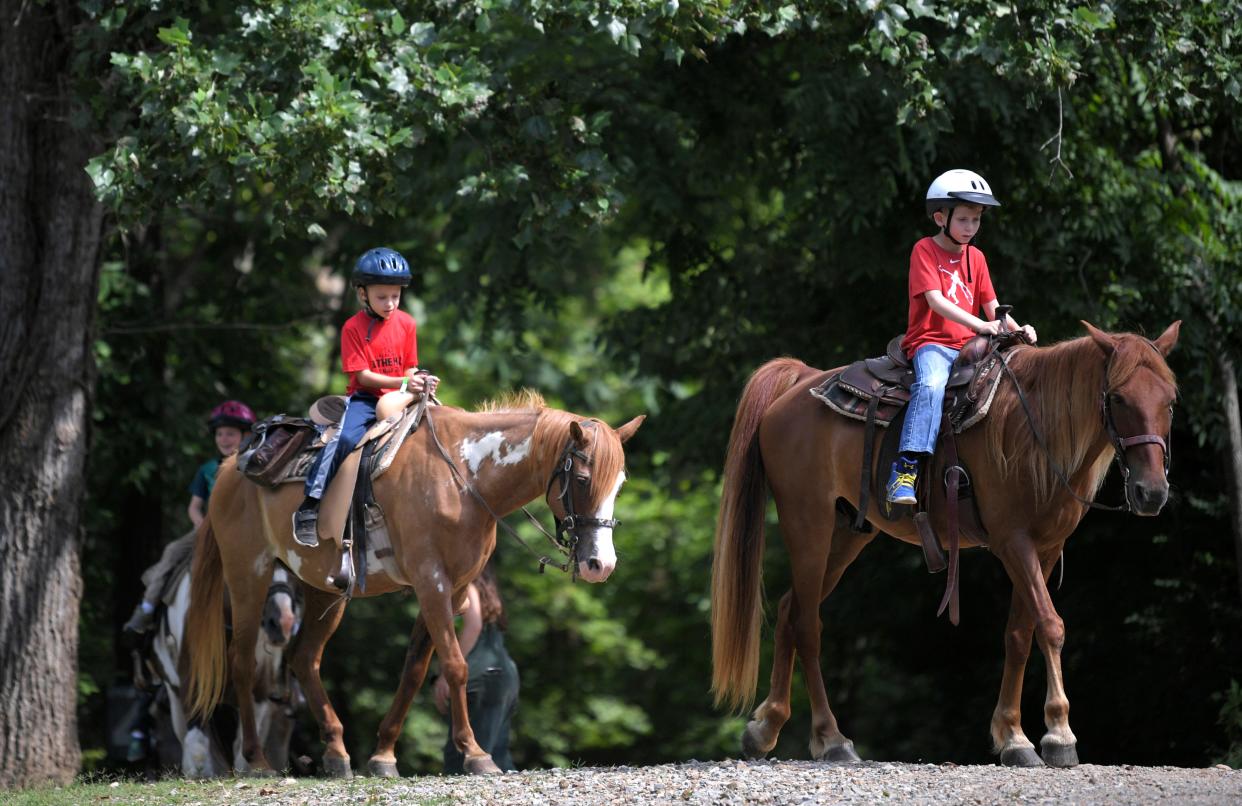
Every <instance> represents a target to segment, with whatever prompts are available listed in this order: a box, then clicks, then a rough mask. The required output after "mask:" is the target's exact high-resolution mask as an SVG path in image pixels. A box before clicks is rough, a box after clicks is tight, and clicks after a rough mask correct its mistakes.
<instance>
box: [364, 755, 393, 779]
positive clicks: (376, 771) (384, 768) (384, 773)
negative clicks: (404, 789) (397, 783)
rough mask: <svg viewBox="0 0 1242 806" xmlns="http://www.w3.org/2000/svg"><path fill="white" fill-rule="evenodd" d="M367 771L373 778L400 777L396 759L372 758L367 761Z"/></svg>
mask: <svg viewBox="0 0 1242 806" xmlns="http://www.w3.org/2000/svg"><path fill="white" fill-rule="evenodd" d="M367 773H368V774H369V775H370V776H371V777H372V778H400V777H401V775H400V774H399V773H398V772H397V762H395V761H379V760H377V759H374V758H373V759H371V760H370V761H368V762H367Z"/></svg>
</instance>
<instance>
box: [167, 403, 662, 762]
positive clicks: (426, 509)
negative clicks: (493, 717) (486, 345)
mask: <svg viewBox="0 0 1242 806" xmlns="http://www.w3.org/2000/svg"><path fill="white" fill-rule="evenodd" d="M642 420H643V417H641V416H640V417H636V418H634V419H633V420H631V421H630V422H628V423H626V424H625V425H623V426H621V427H620V428H618V429H616V430H613V429H612V428H610V427H609V426H608V425H607V424H605V423H603V422H600V421H599V420H589V419H584V418H582V417H579V416H577V415H574V414H571V413H568V412H564V411H558V410H556V409H551V408H547V407H546V406H544V405H543V401H542V399H541V398H539V397H538V395H535V394H533V393H528V394H526V395H522V396H519V397H518V398H517V399H514V400H512V401H510V402H509V403H508V404H506V405H499V406H496V407H493V408H491V409H490V410H486V411H480V412H469V411H461V410H459V409H454V408H449V407H446V406H437V407H430V408H428V410H427V413H426V419H425V420H424V422H423V424H422V426H421V427H420V428H419V429H418V430H417V431H416V432H414V433H413V434H411V435H410V436H409V437H408V438H407V439H406V440H405V443H404V444H403V445H402V446H401V449H400V451H399V452H398V455H397V456H396V458H395V459H394V460H393V464H392V466H391V467H390V468H389V469H388V471H387V472H386V473H385V474H384V475H383V476H381V477H380V478H379V479H378V480H376V482H375V485H374V490H375V497H376V500H377V501H378V502H379V504H380V506H381V507H382V508H383V510H384V513H385V515H386V519H387V524H388V530H389V535H390V537H391V542H392V557H391V560H390V561H387V562H382V561H381V560H380V558H379V557H369V566H368V575H367V577H366V586H365V594H364V595H366V596H376V595H379V594H383V593H388V592H391V591H397V590H402V589H406V590H408V589H413V591H414V593H415V595H416V596H417V597H418V601H419V606H420V616H419V618H418V620H417V621H416V622H415V625H414V630H413V634H412V635H411V638H410V645H409V650H408V652H407V655H406V663H405V669H404V671H403V673H402V677H401V682H400V686H399V687H398V690H397V693H396V695H395V696H394V699H393V703H392V706H391V707H390V708H389V711H388V713H387V715H386V716H385V717H384V719H383V721H382V722H381V723H380V728H379V736H378V741H377V745H376V749H375V752H374V754H373V755H372V756H371V758H370V761H369V763H368V768H369V771H370V773H371V774H373V775H385V776H392V775H396V774H397V767H396V754H395V747H396V742H397V737H398V735H399V734H400V732H401V726H402V723H403V722H404V720H405V716H406V713H407V712H408V710H409V707H410V703H411V701H412V700H413V698H414V695H415V694H416V693H417V691H418V688H419V686H421V685H422V682H423V677H424V676H425V674H426V671H427V665H428V663H429V662H430V659H431V652H432V649H433V648H434V649H435V652H436V654H437V655H438V656H439V658H440V665H441V668H442V670H443V674H444V676H445V678H446V679H447V680H448V682H449V687H450V692H451V707H452V715H453V725H454V735H453V741H454V743H455V744H456V745H457V748H458V749H459V750H460V751H461V752H462V754H463V755H464V756H465V759H466V761H465V767H466V770H467V771H468V772H472V773H489V772H498V771H499V770H498V768H497V767H496V765H495V764H494V763H493V762H492V759H491V757H490V756H488V755H487V753H485V752H484V751H483V750H482V749H481V748H480V747H479V745H478V743H477V742H476V741H475V738H474V732H473V731H472V730H471V728H470V722H469V719H468V718H467V709H466V677H467V667H466V661H465V658H464V657H463V656H462V653H461V649H460V647H459V646H458V643H457V635H456V633H455V632H454V629H453V614H454V613H455V612H456V611H457V609H458V608H457V607H456V605H457V604H458V603H459V602H460V601H461V598H462V596H463V595H464V593H465V589H466V585H467V584H468V583H469V582H471V581H472V580H473V579H474V578H475V577H476V576H477V575H478V573H479V572H480V571H481V570H482V568H483V565H484V563H486V562H487V558H488V557H489V556H490V555H491V553H492V550H493V549H494V548H495V545H496V518H497V517H503V516H504V515H506V514H508V513H510V512H513V511H515V510H516V509H518V508H519V507H521V506H522V505H523V504H526V503H528V502H530V501H532V500H534V499H535V498H538V497H539V496H544V497H545V499H546V500H547V503H548V506H549V507H550V508H551V509H552V512H553V514H554V515H555V516H556V518H557V520H558V523H559V524H560V525H561V526H562V527H563V528H564V529H565V531H566V533H567V534H568V535H569V539H568V541H567V542H568V543H569V544H570V545H571V546H572V549H571V555H570V563H572V564H573V566H574V570H576V573H577V575H578V576H581V577H582V578H583V579H585V580H587V581H588V582H603V581H604V580H606V579H607V578H608V576H609V574H611V573H612V570H613V568H614V567H615V565H616V561H617V558H616V553H615V551H614V549H613V544H612V531H613V527H614V526H615V525H616V521H615V520H613V518H612V514H613V507H614V504H615V501H616V497H617V493H618V492H619V491H620V489H621V484H622V482H623V481H624V480H625V453H624V450H623V449H622V443H623V442H625V441H626V440H627V439H629V438H630V437H631V436H633V434H634V432H635V431H637V430H638V427H639V426H640V425H641V424H642ZM450 463H451V464H450ZM301 499H302V490H301V487H300V486H298V485H296V484H290V485H284V486H283V487H280V488H277V489H276V490H266V489H263V488H260V487H258V486H256V485H254V484H252V483H250V482H249V481H247V480H246V479H244V478H243V477H242V475H241V474H240V473H237V472H236V471H235V469H234V464H233V461H232V460H229V461H226V462H225V463H224V464H222V465H221V467H220V471H219V475H218V476H217V481H216V486H215V489H214V490H213V491H212V495H211V505H210V510H209V511H208V515H207V523H206V525H205V527H204V528H202V529H200V531H199V537H198V543H197V545H196V547H195V560H194V570H193V574H194V599H193V604H192V607H191V615H190V622H189V628H190V629H189V638H188V640H189V646H190V648H191V663H190V667H191V669H190V673H189V680H188V690H187V697H188V699H187V703H188V705H189V708H190V711H191V712H193V713H196V714H206V713H209V712H210V711H211V709H212V708H213V707H214V706H215V705H216V704H217V703H218V702H219V701H220V699H221V696H222V693H223V689H224V685H225V681H226V679H228V675H226V670H225V636H224V625H223V606H222V597H223V590H224V586H225V585H227V586H228V591H229V596H230V598H231V600H232V613H233V640H232V642H231V643H230V644H229V648H228V654H229V657H228V660H229V666H230V667H231V669H230V670H231V679H232V682H233V685H234V687H235V688H236V690H237V697H238V700H239V702H240V704H241V708H240V711H241V713H240V716H241V730H242V739H243V745H242V755H243V757H244V759H245V761H246V762H247V764H248V765H249V766H250V767H251V768H252V769H254V770H266V769H269V765H268V760H267V759H265V758H264V756H263V753H262V750H261V748H260V746H259V742H258V739H257V736H256V733H255V719H254V710H253V708H252V707H250V704H251V703H252V700H251V698H250V697H249V691H250V688H251V686H252V685H253V674H254V672H253V669H254V658H253V647H254V639H255V635H256V633H257V631H258V629H259V615H260V611H261V609H262V600H263V595H264V594H263V592H264V590H265V589H266V580H267V577H268V575H269V574H270V572H271V567H272V564H273V563H274V562H275V561H276V560H277V559H279V560H280V561H282V562H283V563H284V564H285V565H286V566H288V567H289V568H290V569H291V570H292V571H293V572H294V573H295V574H297V576H298V577H299V578H300V579H302V581H303V582H305V583H306V585H305V590H306V613H307V614H308V618H307V619H306V621H305V624H304V626H303V628H302V633H301V635H300V637H299V641H298V644H297V648H296V650H295V652H294V657H293V659H292V663H293V669H294V673H295V674H296V675H297V677H298V680H299V681H300V682H301V684H302V688H303V690H304V692H305V695H306V698H307V701H308V703H309V705H310V708H311V712H312V713H313V714H314V715H315V718H316V720H317V721H318V722H319V726H320V730H321V734H322V737H323V739H324V742H325V744H326V748H325V751H324V757H323V765H324V770H325V772H327V773H328V774H329V775H335V776H348V775H350V774H351V770H350V760H349V755H348V753H347V752H346V750H345V745H344V743H343V742H342V739H341V736H342V727H341V722H340V720H339V719H338V718H337V715H336V712H335V710H333V708H332V705H331V704H330V703H329V701H328V697H327V694H326V693H325V692H324V689H323V685H322V683H321V682H320V679H319V663H320V659H321V657H322V654H323V648H324V645H325V644H326V643H327V641H328V638H329V637H330V636H331V635H332V633H333V632H334V631H335V630H336V628H337V625H338V624H339V623H340V620H341V616H342V614H343V611H344V607H343V606H336V607H334V605H335V604H338V603H339V601H338V600H339V598H340V596H339V594H338V592H337V591H335V590H334V589H333V588H332V587H331V586H330V585H329V584H328V582H327V578H328V576H329V575H330V574H331V573H332V572H333V571H334V570H335V568H336V565H337V562H338V557H339V551H338V548H337V547H336V545H335V544H334V543H333V542H332V541H326V542H324V543H321V544H320V545H319V546H317V547H315V548H305V547H302V546H299V545H298V544H296V543H295V542H294V541H293V535H292V532H291V529H290V518H291V516H292V513H293V511H294V509H295V508H296V507H297V505H298V504H299V502H300V501H301Z"/></svg>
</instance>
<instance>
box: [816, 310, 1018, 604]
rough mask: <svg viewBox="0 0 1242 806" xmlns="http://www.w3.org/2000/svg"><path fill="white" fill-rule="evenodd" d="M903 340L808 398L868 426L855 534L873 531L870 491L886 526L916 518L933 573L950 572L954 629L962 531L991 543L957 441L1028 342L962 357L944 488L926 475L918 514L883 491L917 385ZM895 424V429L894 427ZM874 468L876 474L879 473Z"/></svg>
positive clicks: (949, 389) (950, 404) (985, 346)
mask: <svg viewBox="0 0 1242 806" xmlns="http://www.w3.org/2000/svg"><path fill="white" fill-rule="evenodd" d="M901 341H902V336H897V337H895V338H893V339H892V340H891V341H890V342H889V343H888V347H887V349H886V350H885V352H884V355H882V356H879V357H876V358H865V359H862V360H860V361H855V362H854V363H853V364H850V365H849V366H848V367H846V368H845V369H843V370H841V371H840V372H836V373H833V374H832V375H830V376H829V377H828V378H827V379H826V380H825V381H824V382H823V383H822V384H820V385H819V386H817V387H815V388H813V389H811V390H810V392H811V394H812V395H813V396H814V397H816V398H817V399H819V400H820V401H822V402H823V403H824V404H825V405H827V406H828V408H830V409H832V410H833V411H835V412H836V413H838V414H840V415H842V416H845V417H849V418H851V419H854V420H860V421H862V422H863V423H864V432H863V452H862V456H863V459H862V467H861V470H860V478H859V496H858V512H857V515H856V517H855V519H854V523H853V528H854V529H855V530H856V531H860V532H868V531H870V530H871V524H870V523H868V521H867V511H868V504H869V499H870V496H871V495H872V494H873V493H874V494H875V496H876V498H877V499H878V500H879V501H880V502H881V504H880V506H879V510H880V512H881V515H882V516H883V517H885V518H886V519H887V520H889V521H897V520H901V519H903V518H906V517H912V518H913V520H914V525H915V528H916V529H917V531H918V534H919V540H920V542H921V544H922V547H923V556H924V559H925V560H926V562H927V568H928V570H929V571H930V572H932V573H937V572H939V571H943V570H945V569H946V568H947V569H948V571H949V579H948V580H947V584H946V588H945V596H944V599H943V601H942V602H941V606H940V612H944V610H945V608H946V607H948V608H949V619H950V621H952V622H953V623H954V624H957V622H958V601H957V566H958V556H957V555H958V548H959V541H960V533H961V532H965V533H966V534H967V535H968V536H969V537H971V538H972V539H974V540H977V541H979V542H980V543H985V544H986V543H987V530H986V529H985V528H984V526H983V523H982V520H981V519H980V517H979V511H978V506H977V505H976V503H975V499H974V487H973V485H972V484H971V483H970V473H969V472H968V470H967V469H966V467H965V466H964V464H963V463H962V462H961V461H960V458H959V457H958V454H957V440H956V435H957V434H960V433H962V432H963V431H965V430H966V429H968V428H970V427H971V426H973V425H975V424H977V423H978V422H979V421H981V420H982V419H983V418H984V417H985V416H987V413H988V410H989V409H990V408H991V405H992V400H993V398H994V397H995V394H996V389H997V387H998V386H999V384H1000V380H1001V377H1002V375H1003V372H1002V367H1003V365H1004V363H1005V362H1006V361H1007V360H1008V359H1007V352H1006V351H1007V350H1008V349H1009V348H1010V347H1012V346H1013V345H1015V344H1017V343H1024V339H1023V337H1022V336H1021V335H1020V334H1018V333H1004V334H1001V335H999V336H991V337H989V336H976V337H975V338H973V339H971V340H970V341H969V342H967V343H966V345H965V346H964V347H963V348H962V349H961V351H960V352H959V354H958V357H957V360H956V361H955V362H954V363H953V367H952V368H951V370H950V372H949V380H948V383H947V384H946V385H945V398H944V413H943V418H944V419H943V421H942V423H941V427H940V437H939V441H938V446H937V451H936V452H937V455H938V456H939V457H941V458H942V459H943V464H944V474H943V477H944V490H943V491H941V490H939V489H936V485H935V484H934V483H933V482H932V480H931V478H932V475H933V474H932V473H930V472H924V473H921V474H920V476H919V491H918V496H917V497H918V501H919V503H918V505H917V511H915V508H914V507H910V506H904V505H893V504H889V503H888V501H887V500H886V496H885V492H886V491H885V489H884V485H885V482H886V479H887V468H888V467H889V466H890V465H891V463H892V461H893V460H895V459H896V456H897V453H898V448H899V443H900V432H901V425H902V423H903V422H904V418H905V410H906V406H907V404H909V402H910V395H911V388H912V387H913V385H914V381H915V376H914V366H913V364H912V363H911V361H910V359H909V358H908V357H907V356H906V355H905V353H904V352H903V351H902V349H901ZM894 423H895V424H896V426H897V427H896V428H889V426H890V425H893V424H894ZM877 427H880V428H884V429H886V432H885V437H884V440H883V444H882V446H881V448H880V456H879V461H878V463H877V462H876V460H875V429H876V428H877ZM934 465H935V462H934V461H932V462H929V463H928V466H929V467H931V466H934ZM873 466H874V467H875V468H876V470H875V472H874V474H873V473H872V467H873ZM932 501H936V502H937V503H938V504H939V505H943V506H944V507H945V509H946V516H947V521H948V524H949V526H948V531H949V534H948V535H946V537H947V540H946V541H945V544H946V546H947V547H948V548H949V552H950V557H949V559H948V561H947V562H946V559H945V555H944V552H943V550H942V549H941V541H940V540H939V539H938V538H937V536H936V534H935V531H934V530H933V529H932V526H931V519H930V515H929V513H928V505H929V502H932ZM938 615H939V613H938Z"/></svg>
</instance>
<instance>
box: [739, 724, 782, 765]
mask: <svg viewBox="0 0 1242 806" xmlns="http://www.w3.org/2000/svg"><path fill="white" fill-rule="evenodd" d="M758 724H759V723H758V722H757V721H751V722H748V723H747V724H746V730H744V731H742V756H743V757H744V758H749V759H757V758H763V757H764V756H766V755H767V754H768V753H770V752H772V748H773V747H775V746H776V743H775V742H773V743H772V744H770V745H767V746H764V743H763V741H762V740H761V739H760V738H759V729H758V728H757V727H756V726H757V725H758Z"/></svg>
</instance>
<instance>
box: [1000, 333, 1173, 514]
mask: <svg viewBox="0 0 1242 806" xmlns="http://www.w3.org/2000/svg"><path fill="white" fill-rule="evenodd" d="M1144 341H1146V342H1147V346H1148V347H1150V348H1151V349H1152V350H1154V351H1155V352H1156V354H1157V355H1160V356H1161V359H1163V357H1164V356H1163V354H1162V353H1161V352H1160V349H1159V348H1158V347H1156V345H1155V344H1153V343H1152V342H1151V340H1150V339H1144ZM992 351H993V352H995V353H999V352H1000V345H999V344H998V345H997V346H996V347H994V348H992ZM1112 360H1113V359H1112V356H1111V355H1110V356H1109V359H1108V361H1107V362H1106V363H1105V364H1104V388H1103V389H1102V390H1101V391H1100V419H1101V420H1102V421H1103V426H1104V431H1105V433H1106V434H1107V435H1108V440H1109V442H1111V443H1112V446H1113V459H1114V460H1115V461H1116V462H1117V465H1118V467H1120V468H1121V478H1122V481H1123V482H1125V481H1127V480H1128V479H1129V478H1130V463H1129V462H1128V461H1127V460H1126V449H1127V448H1129V447H1131V446H1134V445H1149V444H1150V445H1159V446H1160V450H1161V451H1163V453H1164V475H1165V477H1166V478H1167V477H1168V475H1169V462H1170V460H1171V458H1172V457H1171V453H1172V450H1171V448H1170V445H1171V443H1172V440H1173V432H1172V430H1170V431H1169V435H1168V436H1167V437H1162V436H1160V435H1159V434H1136V435H1135V436H1131V437H1123V436H1121V434H1119V433H1118V432H1117V425H1116V423H1114V422H1113V412H1112V409H1111V408H1109V388H1108V368H1109V366H1110V365H1111V364H1112ZM1001 366H1002V367H1003V368H1004V371H1005V373H1006V374H1008V375H1009V380H1011V381H1013V388H1014V389H1015V390H1016V391H1017V393H1018V402H1019V403H1021V404H1022V411H1023V412H1024V413H1025V414H1026V422H1027V425H1029V426H1030V428H1031V433H1032V434H1033V435H1034V437H1035V442H1036V443H1037V444H1038V445H1039V448H1040V450H1041V451H1043V453H1044V457H1045V458H1046V459H1047V460H1048V465H1049V466H1050V467H1051V468H1052V471H1053V473H1055V474H1056V477H1057V479H1059V480H1060V482H1061V484H1062V485H1063V486H1064V487H1065V489H1066V491H1067V492H1069V494H1070V495H1072V496H1073V497H1074V498H1075V499H1076V500H1077V501H1078V503H1080V504H1084V505H1086V506H1088V507H1090V508H1092V509H1101V510H1104V511H1106V512H1131V511H1132V510H1133V507H1132V505H1131V503H1130V485H1129V484H1124V483H1123V484H1122V490H1123V496H1124V497H1123V503H1122V504H1121V505H1120V506H1110V505H1108V504H1100V503H1097V502H1095V501H1093V500H1090V499H1087V498H1083V497H1082V496H1081V495H1079V494H1078V493H1076V492H1074V488H1073V487H1072V486H1070V481H1069V477H1068V476H1066V474H1065V471H1064V470H1062V469H1061V466H1060V465H1058V464H1057V462H1056V460H1055V459H1053V458H1052V451H1051V450H1050V449H1049V448H1048V443H1047V442H1046V441H1045V440H1044V435H1043V433H1042V432H1040V430H1039V426H1037V425H1036V424H1035V417H1034V415H1033V414H1031V407H1030V404H1029V403H1027V399H1026V394H1025V393H1024V392H1023V391H1022V384H1020V383H1018V377H1017V376H1016V375H1014V373H1013V370H1012V369H1011V368H1010V367H1009V362H1008V361H1001ZM1172 409H1173V407H1172V406H1170V407H1169V413H1170V419H1171V415H1172Z"/></svg>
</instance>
